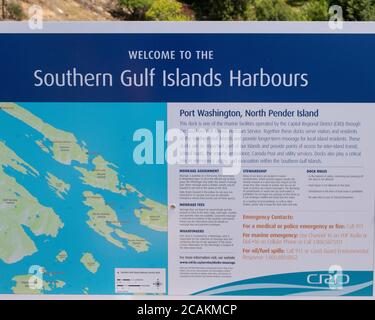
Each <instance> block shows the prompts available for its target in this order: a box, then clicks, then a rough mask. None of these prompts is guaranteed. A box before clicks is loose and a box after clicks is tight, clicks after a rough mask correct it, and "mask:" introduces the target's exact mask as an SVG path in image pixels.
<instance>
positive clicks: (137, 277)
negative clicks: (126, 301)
mask: <svg viewBox="0 0 375 320" xmlns="http://www.w3.org/2000/svg"><path fill="white" fill-rule="evenodd" d="M115 290H116V293H137V294H145V293H153V294H165V293H166V273H165V269H157V268H150V269H145V268H116V269H115Z"/></svg>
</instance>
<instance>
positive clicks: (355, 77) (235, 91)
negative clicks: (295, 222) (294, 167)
mask: <svg viewBox="0 0 375 320" xmlns="http://www.w3.org/2000/svg"><path fill="white" fill-rule="evenodd" d="M374 52H375V35H374V34H1V35H0V75H1V76H0V101H17V102H26V101H27V102H47V101H49V102H59V101H64V102H92V101H95V102H375V76H374V75H375V59H374Z"/></svg>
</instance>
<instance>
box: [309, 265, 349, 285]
mask: <svg viewBox="0 0 375 320" xmlns="http://www.w3.org/2000/svg"><path fill="white" fill-rule="evenodd" d="M306 280H307V283H309V284H314V285H317V284H326V285H328V286H329V288H330V289H332V290H340V289H342V288H343V286H344V285H346V284H348V283H349V282H350V276H349V275H348V274H345V273H343V272H342V268H341V267H340V266H337V265H333V266H331V267H330V268H329V269H328V273H310V274H309V275H308V276H307V279H306Z"/></svg>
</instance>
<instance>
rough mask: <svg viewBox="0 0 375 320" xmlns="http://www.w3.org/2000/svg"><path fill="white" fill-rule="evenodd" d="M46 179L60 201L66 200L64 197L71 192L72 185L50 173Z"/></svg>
mask: <svg viewBox="0 0 375 320" xmlns="http://www.w3.org/2000/svg"><path fill="white" fill-rule="evenodd" d="M46 179H47V182H48V185H49V187H50V188H51V189H52V191H53V192H55V193H56V195H57V196H58V197H59V198H60V199H64V195H66V194H67V193H68V191H69V190H70V184H68V183H65V182H64V181H63V180H61V179H59V178H57V177H56V176H54V175H53V174H52V173H49V172H47V176H46Z"/></svg>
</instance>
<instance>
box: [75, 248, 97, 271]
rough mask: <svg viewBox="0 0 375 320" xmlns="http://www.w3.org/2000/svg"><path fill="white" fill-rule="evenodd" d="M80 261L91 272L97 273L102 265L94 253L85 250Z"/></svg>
mask: <svg viewBox="0 0 375 320" xmlns="http://www.w3.org/2000/svg"><path fill="white" fill-rule="evenodd" d="M80 261H81V263H82V264H83V265H84V266H85V268H86V269H87V270H88V271H90V272H91V273H96V272H97V271H98V269H99V267H100V263H99V262H98V261H96V260H95V258H94V256H93V254H92V253H89V252H85V253H84V254H83V256H82V258H81V260H80Z"/></svg>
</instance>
